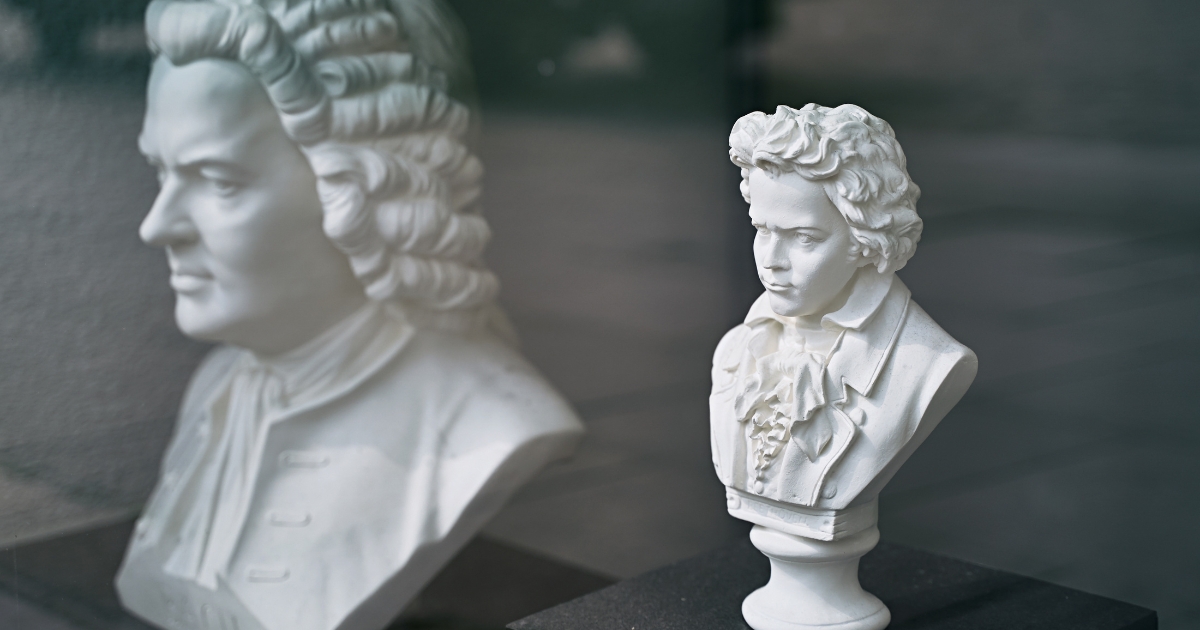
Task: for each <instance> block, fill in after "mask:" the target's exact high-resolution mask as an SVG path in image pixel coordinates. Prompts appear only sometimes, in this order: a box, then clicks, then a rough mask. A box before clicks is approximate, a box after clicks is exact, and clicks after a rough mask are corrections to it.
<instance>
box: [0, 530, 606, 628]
mask: <svg viewBox="0 0 1200 630" xmlns="http://www.w3.org/2000/svg"><path fill="white" fill-rule="evenodd" d="M132 529H133V523H132V522H129V521H125V522H121V523H117V524H114V525H109V526H106V527H98V528H95V529H91V530H88V531H84V532H79V533H76V534H71V535H67V536H60V537H58V538H54V539H51V540H45V541H41V542H36V543H30V544H26V545H21V546H18V547H13V548H9V549H3V550H0V630H153V628H151V626H148V625H146V624H145V623H143V622H141V621H140V620H138V619H136V618H134V617H133V616H132V615H130V614H129V613H127V612H125V610H124V609H122V607H121V604H120V602H119V601H118V600H117V596H116V592H115V591H114V589H113V577H114V576H115V575H116V572H117V568H118V567H119V566H120V563H121V558H122V557H123V555H124V551H125V545H126V543H127V542H128V540H129V536H130V533H131V531H132ZM610 584H612V580H611V579H609V578H607V577H604V576H600V575H597V574H595V573H592V572H589V571H587V570H585V569H581V568H579V567H575V566H571V565H568V564H564V563H562V562H558V561H555V560H552V559H549V558H546V557H544V556H541V555H539V554H537V553H532V552H530V551H528V550H525V549H520V548H517V547H513V546H510V545H506V544H504V543H501V542H497V541H495V540H491V539H489V538H486V537H482V536H480V537H476V538H475V539H473V540H472V541H471V542H469V543H467V546H466V547H464V548H463V549H462V551H460V552H459V553H458V555H457V556H455V557H454V559H453V560H451V561H450V563H449V564H448V565H446V566H445V567H444V568H443V569H442V571H441V572H440V573H438V575H437V576H436V577H434V579H433V580H432V581H431V582H430V583H429V584H428V585H427V586H426V587H425V589H424V590H422V591H421V593H420V594H419V595H418V596H417V598H416V600H415V601H413V602H412V603H411V604H410V605H409V606H408V607H407V608H406V609H405V611H404V612H403V613H402V614H401V615H400V617H399V618H397V619H396V621H395V622H394V623H393V624H392V625H391V626H389V627H388V629H387V630H499V628H501V627H503V626H504V624H505V623H507V622H509V621H512V620H513V619H517V618H519V617H523V616H525V615H528V614H530V613H532V612H535V611H538V610H542V609H544V608H546V607H548V606H553V605H555V604H558V603H560V602H564V601H567V600H569V599H572V598H574V597H578V596H579V595H582V594H584V593H589V592H592V591H595V590H597V589H600V588H603V587H605V586H608V585H610Z"/></svg>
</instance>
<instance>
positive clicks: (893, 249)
mask: <svg viewBox="0 0 1200 630" xmlns="http://www.w3.org/2000/svg"><path fill="white" fill-rule="evenodd" d="M729 157H730V159H732V160H733V163H734V164H737V165H738V166H740V167H741V168H742V196H743V197H745V198H746V201H747V202H749V201H750V169H753V168H757V169H762V170H763V171H766V172H767V173H769V174H771V175H772V176H778V175H781V174H784V173H796V174H798V175H800V176H801V177H803V178H805V179H807V180H810V181H814V182H817V183H819V184H822V185H823V186H824V188H825V194H826V195H828V196H829V200H830V201H832V202H833V204H834V205H835V206H837V209H838V211H839V212H841V213H842V216H843V217H845V219H846V222H847V223H849V224H850V231H851V233H852V234H853V235H854V240H855V242H856V244H855V246H854V251H853V252H852V253H854V254H858V255H861V256H863V257H864V258H866V259H867V260H868V261H869V262H870V263H871V264H873V265H875V267H876V268H877V269H879V271H880V273H886V272H891V271H896V270H897V269H900V268H901V267H903V266H904V264H905V263H906V262H908V259H909V258H911V257H912V255H913V253H914V252H915V251H916V249H917V241H919V240H920V239H921V227H922V223H921V218H920V217H918V216H917V209H916V203H917V198H918V197H920V196H921V189H920V188H918V187H917V185H916V184H915V183H913V181H912V179H911V178H909V176H908V170H907V168H906V166H905V165H906V161H905V158H904V151H903V150H901V149H900V143H898V142H896V134H895V133H894V132H893V131H892V127H891V126H890V125H888V124H887V123H886V122H884V121H883V120H882V119H880V118H877V117H875V116H872V115H871V114H869V113H867V111H866V110H865V109H863V108H861V107H858V106H856V105H842V106H840V107H834V108H829V107H821V106H820V105H814V104H811V103H810V104H808V105H805V106H804V107H802V108H801V109H792V108H790V107H784V106H782V105H781V106H780V107H779V108H778V109H777V110H775V113H774V114H773V115H770V116H768V115H767V114H764V113H762V112H754V113H753V114H748V115H746V116H743V117H741V118H740V119H739V120H738V121H737V123H735V124H734V126H733V132H732V133H730V135H729Z"/></svg>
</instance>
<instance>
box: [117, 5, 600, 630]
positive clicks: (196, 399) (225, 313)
mask: <svg viewBox="0 0 1200 630" xmlns="http://www.w3.org/2000/svg"><path fill="white" fill-rule="evenodd" d="M146 28H147V35H148V38H149V41H150V45H151V48H152V50H153V51H154V53H155V61H154V66H153V70H152V73H151V77H150V82H149V88H148V102H147V112H146V118H145V124H144V126H143V129H142V133H141V136H140V138H139V146H140V148H141V150H142V152H143V153H144V154H145V155H146V157H147V158H148V160H149V161H150V163H151V164H152V165H153V166H154V167H155V168H156V169H157V170H158V173H159V180H160V182H161V191H160V193H159V195H158V198H157V199H156V201H155V202H154V205H153V207H152V208H151V210H150V212H149V214H148V215H147V216H146V218H145V220H144V222H143V223H142V226H141V230H140V234H141V237H142V238H143V240H145V241H146V242H147V243H149V244H152V245H156V246H160V247H163V248H164V249H165V250H166V253H167V260H168V263H169V266H170V271H171V286H172V288H173V289H174V290H175V292H176V298H177V299H176V306H175V316H176V321H177V323H178V325H179V327H180V329H181V330H182V331H183V332H184V333H185V334H187V335H189V336H192V337H195V338H198V339H203V340H209V341H215V342H220V343H221V344H223V345H221V346H219V347H218V348H217V349H216V350H214V351H213V352H212V353H211V354H210V355H209V356H208V357H207V358H206V359H205V360H204V362H203V363H202V364H201V365H200V367H199V368H198V369H197V371H196V373H195V375H194V376H193V378H192V381H191V383H190V385H189V388H188V391H187V393H186V394H185V397H184V400H183V403H182V406H181V410H180V415H179V421H178V423H177V426H176V430H175V434H174V436H173V438H172V441H171V444H170V446H169V448H168V450H167V453H166V456H165V458H164V461H163V466H162V474H161V476H160V479H159V482H158V485H157V487H156V488H155V490H154V493H153V495H152V496H151V498H150V501H149V503H148V504H147V506H146V508H145V512H144V514H143V516H142V518H141V519H140V520H139V521H138V523H137V526H136V529H135V535H134V538H133V540H132V541H131V543H130V546H129V549H128V551H127V554H126V558H125V562H124V564H123V566H122V568H121V571H120V573H119V575H118V577H117V590H118V593H119V595H120V597H121V601H122V602H123V603H124V604H125V606H126V607H128V608H129V609H130V610H131V611H133V612H134V613H135V614H137V615H138V616H140V617H142V618H144V619H145V620H147V621H149V622H151V623H153V624H155V625H157V626H160V627H163V628H168V629H170V630H235V629H236V630H254V629H261V630H333V629H335V628H336V629H345V630H377V629H379V628H383V627H384V626H386V625H387V624H388V623H389V622H390V620H391V619H392V618H393V617H394V616H395V615H396V614H397V613H398V612H399V611H400V609H401V608H403V607H404V606H405V605H406V604H407V603H408V602H409V601H410V600H411V599H412V597H413V596H415V595H416V593H417V592H418V591H419V590H420V589H421V587H422V586H424V584H425V583H426V582H427V581H428V580H429V579H430V578H432V577H433V575H434V574H435V573H436V572H437V570H438V569H439V568H441V566H442V565H443V564H444V563H445V562H447V561H448V560H449V559H450V558H451V557H452V556H453V555H454V553H455V552H456V551H457V550H458V549H459V548H461V546H462V545H463V544H465V543H466V541H467V540H469V539H470V537H471V536H473V535H474V534H475V533H476V532H477V531H478V530H479V529H480V528H481V527H482V526H483V525H484V523H485V522H486V521H487V520H488V519H489V518H490V517H491V516H492V515H494V514H495V512H496V511H497V510H498V509H499V508H500V506H501V505H502V504H503V503H504V501H505V500H507V498H508V497H509V496H510V495H511V494H512V493H513V492H514V491H515V490H516V489H517V488H518V487H519V486H520V485H521V484H523V483H524V482H525V481H527V480H528V479H529V478H530V477H532V476H533V475H534V474H535V473H536V472H537V471H538V470H539V469H540V468H541V467H542V466H544V465H545V464H546V463H547V462H549V461H551V460H553V459H555V458H558V457H562V456H565V455H567V454H569V453H570V452H571V450H572V449H573V448H574V446H575V444H576V443H577V441H578V438H579V436H580V435H581V431H582V427H581V425H580V423H579V421H578V419H577V418H576V417H575V415H574V413H573V412H572V411H571V409H570V408H569V407H568V406H567V404H566V403H565V401H563V399H562V398H561V397H560V396H559V395H558V394H557V393H556V392H554V391H553V389H552V388H551V387H550V386H549V385H548V384H547V383H546V382H545V380H544V379H543V378H542V377H541V376H540V375H539V374H538V373H537V372H536V371H535V370H534V369H533V368H532V367H531V366H530V365H529V364H528V363H526V362H525V361H524V360H523V359H522V358H521V356H520V355H519V354H518V353H517V352H516V350H515V349H514V348H513V347H512V342H511V339H512V334H511V328H510V327H509V326H508V325H507V320H506V319H505V318H504V316H503V314H502V313H501V312H500V310H499V309H498V307H497V306H496V303H495V297H496V293H497V290H498V285H497V282H496V279H495V277H494V276H493V275H492V273H491V272H490V271H488V270H487V269H486V268H485V267H484V265H483V263H482V262H481V254H482V250H483V248H484V246H485V244H486V242H487V240H488V238H489V232H488V226H487V223H486V222H485V221H484V219H483V218H482V216H481V215H480V212H479V193H480V180H481V177H482V166H481V164H480V162H479V160H478V159H477V158H476V157H475V156H474V155H472V153H471V152H470V150H469V149H468V147H467V145H466V143H465V140H464V138H465V136H466V134H467V130H468V127H469V123H470V110H469V109H468V108H467V107H466V106H464V105H463V103H462V102H461V101H460V100H459V99H457V98H456V97H454V96H452V94H454V90H456V89H461V88H462V87H463V85H462V84H463V83H464V82H467V81H468V80H469V72H468V69H467V67H466V65H465V62H464V61H463V55H462V43H461V35H460V33H459V32H458V30H457V29H456V28H455V23H454V22H453V21H452V19H451V17H450V15H449V14H448V12H447V11H446V9H445V8H444V7H443V5H442V4H440V3H439V2H437V0H258V2H257V3H254V2H248V1H235V0H210V1H205V0H200V1H191V0H155V1H154V2H153V3H151V5H150V7H149V9H148V11H147V17H146Z"/></svg>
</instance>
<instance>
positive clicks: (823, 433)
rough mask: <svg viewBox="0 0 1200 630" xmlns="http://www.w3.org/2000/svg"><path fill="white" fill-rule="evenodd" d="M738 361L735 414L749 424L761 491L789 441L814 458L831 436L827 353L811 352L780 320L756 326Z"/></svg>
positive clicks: (748, 435) (755, 484)
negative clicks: (826, 412)
mask: <svg viewBox="0 0 1200 630" xmlns="http://www.w3.org/2000/svg"><path fill="white" fill-rule="evenodd" d="M754 328H755V330H754V331H753V332H752V333H751V336H750V339H749V342H748V343H747V344H746V349H745V353H744V354H743V356H742V360H741V362H740V364H739V366H738V369H737V373H736V375H735V379H736V385H735V387H736V390H735V391H737V392H738V393H737V395H736V397H735V398H734V402H733V413H734V417H735V418H736V419H737V420H738V421H739V422H744V423H745V424H746V438H747V439H748V440H749V442H750V445H751V449H750V454H751V462H750V463H752V464H753V467H754V471H753V474H754V479H753V481H752V488H753V489H754V490H755V491H756V492H761V491H762V489H763V485H764V482H765V477H766V474H767V470H768V469H769V468H770V466H771V463H772V462H773V461H774V460H775V458H776V457H778V455H779V454H780V453H781V452H782V451H783V448H784V447H785V446H786V445H787V443H788V441H789V440H790V441H792V442H795V443H796V446H797V447H798V448H799V449H800V450H801V451H802V452H803V453H804V455H805V457H807V458H808V460H809V461H816V459H817V457H819V456H820V454H821V452H822V451H823V450H824V449H825V447H826V446H827V445H828V444H829V441H830V440H831V439H832V438H833V426H832V424H831V423H830V421H829V419H828V418H826V417H825V416H824V415H822V414H820V413H819V412H820V411H821V410H822V409H823V408H824V407H825V403H826V400H827V398H826V396H825V356H824V355H822V354H818V353H815V352H810V351H809V350H808V348H807V347H806V344H805V340H804V338H803V337H802V336H800V335H798V334H796V331H795V330H793V329H791V328H789V327H788V326H787V325H785V324H781V323H780V322H778V321H772V320H768V321H765V322H762V323H759V324H758V325H757V326H755V327H754Z"/></svg>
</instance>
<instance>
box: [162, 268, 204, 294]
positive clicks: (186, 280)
mask: <svg viewBox="0 0 1200 630" xmlns="http://www.w3.org/2000/svg"><path fill="white" fill-rule="evenodd" d="M211 279H212V276H210V275H208V274H202V273H189V272H184V271H176V272H172V273H171V288H172V289H175V290H176V291H178V292H180V293H190V292H193V291H199V290H200V289H203V288H204V287H205V286H206V285H207V284H208V281H209V280H211Z"/></svg>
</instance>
